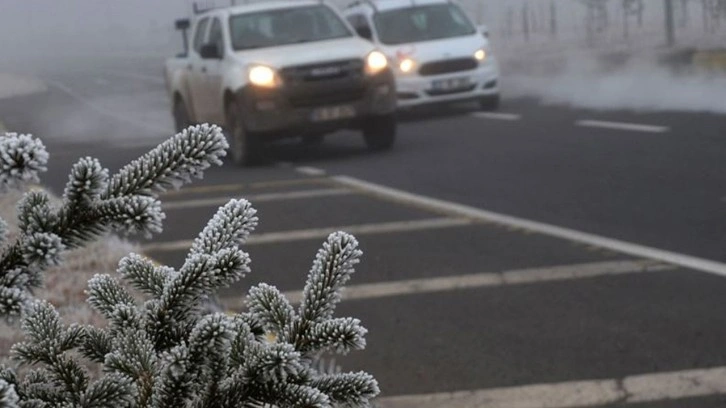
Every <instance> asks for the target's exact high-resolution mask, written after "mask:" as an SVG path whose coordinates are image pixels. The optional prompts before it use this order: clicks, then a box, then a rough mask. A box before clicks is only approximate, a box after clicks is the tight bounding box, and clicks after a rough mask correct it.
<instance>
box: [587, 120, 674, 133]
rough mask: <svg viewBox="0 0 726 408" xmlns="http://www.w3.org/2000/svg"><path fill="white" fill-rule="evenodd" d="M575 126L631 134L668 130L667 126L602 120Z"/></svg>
mask: <svg viewBox="0 0 726 408" xmlns="http://www.w3.org/2000/svg"><path fill="white" fill-rule="evenodd" d="M575 124H576V125H577V126H583V127H595V128H603V129H614V130H629V131H633V132H647V133H664V132H667V131H668V130H669V129H668V127H667V126H655V125H643V124H638V123H624V122H609V121H602V120H578V121H577V122H575Z"/></svg>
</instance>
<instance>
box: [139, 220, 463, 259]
mask: <svg viewBox="0 0 726 408" xmlns="http://www.w3.org/2000/svg"><path fill="white" fill-rule="evenodd" d="M469 224H471V221H470V220H468V219H461V218H430V219H424V220H413V221H395V222H385V223H376V224H361V225H347V226H340V227H326V228H311V229H303V230H293V231H280V232H268V233H265V234H253V235H251V236H250V237H249V239H248V240H247V243H246V244H245V245H258V244H273V243H281V242H293V241H304V240H309V239H325V238H326V237H327V236H328V235H330V234H332V233H334V232H336V231H345V232H348V233H350V234H360V235H365V234H389V233H396V232H409V231H421V230H430V229H438V228H452V227H461V226H465V225H469ZM192 242H193V240H191V239H187V240H180V241H167V242H155V243H149V244H146V245H142V246H141V251H142V252H143V253H149V252H171V251H182V250H188V249H189V248H191V246H192Z"/></svg>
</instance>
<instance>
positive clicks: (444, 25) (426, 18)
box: [373, 3, 476, 44]
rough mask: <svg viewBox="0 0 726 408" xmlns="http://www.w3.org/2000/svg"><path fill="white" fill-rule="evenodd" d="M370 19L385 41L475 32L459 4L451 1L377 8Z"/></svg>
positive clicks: (434, 37)
mask: <svg viewBox="0 0 726 408" xmlns="http://www.w3.org/2000/svg"><path fill="white" fill-rule="evenodd" d="M373 22H374V24H375V25H376V30H377V31H378V37H379V38H380V40H381V42H382V43H384V44H404V43H415V42H422V41H431V40H437V39H442V38H450V37H460V36H465V35H471V34H474V33H475V32H476V28H475V27H474V25H473V24H472V23H471V21H470V20H469V19H468V18H467V17H466V15H465V14H464V12H463V11H462V10H461V8H459V6H457V5H455V4H451V3H447V4H433V5H426V6H416V7H407V8H403V9H396V10H389V11H383V12H378V13H376V15H375V16H374V17H373Z"/></svg>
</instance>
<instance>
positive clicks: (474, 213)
mask: <svg viewBox="0 0 726 408" xmlns="http://www.w3.org/2000/svg"><path fill="white" fill-rule="evenodd" d="M332 179H333V180H335V181H337V182H339V183H341V184H342V185H344V186H346V187H349V188H354V189H355V188H357V189H359V190H360V191H363V192H368V193H369V194H370V195H373V196H378V197H382V198H387V199H389V200H391V201H395V202H401V203H404V204H406V203H407V204H409V205H413V206H416V207H419V208H423V209H426V210H429V211H434V212H438V213H440V214H449V215H451V216H453V217H463V218H468V219H471V220H475V221H479V222H492V223H496V224H502V225H506V226H510V227H514V228H521V229H524V230H529V231H532V232H536V233H539V234H543V235H548V236H552V237H556V238H562V239H566V240H569V241H574V242H579V243H582V244H587V245H593V246H596V247H599V248H604V249H609V250H612V251H616V252H620V253H624V254H628V255H633V256H637V257H641V258H648V259H653V260H656V261H659V262H666V263H670V264H674V265H678V266H682V267H684V268H689V269H695V270H697V271H701V272H707V273H711V274H715V275H719V276H726V264H724V263H721V262H717V261H712V260H709V259H703V258H698V257H695V256H691V255H686V254H681V253H677V252H671V251H666V250H662V249H658V248H653V247H649V246H645V245H640V244H635V243H631V242H627V241H621V240H617V239H613V238H607V237H603V236H600V235H595V234H591V233H587V232H581V231H577V230H573V229H569V228H564V227H558V226H556V225H551V224H546V223H543V222H539V221H531V220H528V219H525V218H519V217H513V216H511V215H506V214H500V213H496V212H493V211H487V210H481V209H479V208H475V207H470V206H466V205H462V204H457V203H452V202H449V201H444V200H439V199H436V198H430V197H425V196H422V195H418V194H413V193H408V192H405V191H401V190H397V189H394V188H391V187H386V186H381V185H378V184H374V183H370V182H367V181H363V180H359V179H355V178H352V177H347V176H335V177H332Z"/></svg>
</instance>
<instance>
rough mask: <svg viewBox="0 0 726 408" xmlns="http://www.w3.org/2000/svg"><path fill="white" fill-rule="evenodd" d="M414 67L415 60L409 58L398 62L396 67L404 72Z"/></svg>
mask: <svg viewBox="0 0 726 408" xmlns="http://www.w3.org/2000/svg"><path fill="white" fill-rule="evenodd" d="M414 68H416V61H414V60H412V59H411V58H404V59H402V60H401V61H400V62H399V63H398V69H400V70H401V72H403V73H406V74H408V73H409V72H411V71H413V69H414Z"/></svg>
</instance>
